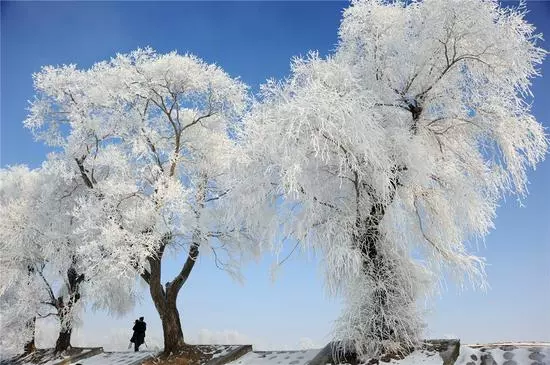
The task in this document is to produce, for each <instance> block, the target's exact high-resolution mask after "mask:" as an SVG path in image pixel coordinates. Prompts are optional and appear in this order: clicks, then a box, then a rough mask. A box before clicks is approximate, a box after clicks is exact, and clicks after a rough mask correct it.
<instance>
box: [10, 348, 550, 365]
mask: <svg viewBox="0 0 550 365" xmlns="http://www.w3.org/2000/svg"><path fill="white" fill-rule="evenodd" d="M237 347H238V346H212V349H211V350H212V352H211V353H212V354H214V356H213V358H216V357H220V356H224V355H227V354H228V353H229V352H231V351H233V350H235V349H236V348H237ZM320 351H321V350H320V349H315V350H302V351H255V352H254V351H253V352H249V353H247V354H245V355H244V356H242V357H241V358H239V359H237V360H235V361H232V362H230V363H228V364H227V365H308V364H310V361H311V360H312V359H313V358H315V356H317V354H319V352H320ZM155 354H156V352H155V351H140V352H132V351H127V352H105V353H101V354H98V355H95V356H92V357H89V358H87V359H82V360H78V361H73V362H71V363H68V364H70V365H78V364H80V365H112V364H116V365H134V364H139V363H140V361H143V360H145V359H147V358H149V357H152V356H154V355H155ZM61 360H62V359H61V358H57V359H55V360H50V361H47V362H45V363H42V364H41V365H54V364H57V363H59V362H60V361H61ZM2 364H3V363H2ZM18 364H20V365H35V364H33V363H32V362H22V363H18ZM385 364H388V365H442V364H443V360H442V358H441V356H440V355H439V353H437V352H432V351H427V350H417V351H414V352H413V353H412V354H410V355H409V356H407V357H406V358H404V359H402V360H391V361H390V362H389V363H385V362H380V365H385ZM311 365H313V364H311ZM316 365H317V364H316ZM323 365H324V364H323ZM455 365H550V343H549V344H541V343H530V344H528V343H525V344H518V343H515V344H492V345H472V347H470V346H468V345H462V346H460V353H459V355H458V358H457V360H456V362H455Z"/></svg>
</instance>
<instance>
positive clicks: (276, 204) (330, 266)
mask: <svg viewBox="0 0 550 365" xmlns="http://www.w3.org/2000/svg"><path fill="white" fill-rule="evenodd" d="M523 16H524V12H523V10H521V9H510V8H502V7H500V6H499V4H498V2H497V1H480V0H468V1H462V0H461V1H447V0H445V1H443V0H426V1H418V2H416V1H415V2H401V1H396V2H391V1H376V0H364V1H354V2H353V3H352V5H351V6H350V7H349V8H348V9H347V10H345V12H344V15H343V20H342V23H341V26H340V30H339V43H338V46H337V49H336V51H335V53H334V54H333V55H331V56H328V57H326V58H320V57H319V56H318V55H316V54H314V53H313V54H311V55H310V56H309V57H308V58H306V59H296V60H295V61H294V62H293V64H292V74H291V76H290V77H289V78H288V79H287V80H285V81H284V82H275V81H272V82H269V83H268V84H267V85H265V86H264V87H263V90H262V100H261V102H258V103H256V105H255V106H254V108H253V111H252V112H251V114H250V115H249V117H248V118H247V131H246V134H245V138H247V146H248V151H249V154H250V156H251V164H250V165H249V167H248V168H249V169H250V171H252V172H256V174H252V175H251V177H250V184H251V185H252V186H256V187H257V189H255V192H256V194H250V195H248V196H247V199H246V202H243V204H245V206H247V207H250V210H252V209H253V207H254V206H255V205H258V204H259V203H261V202H265V201H267V202H268V203H270V204H271V205H272V207H273V210H274V211H275V212H276V215H277V217H278V218H279V219H278V220H277V224H278V225H280V227H281V231H279V232H277V233H278V234H281V235H282V236H283V237H291V238H294V239H296V240H299V242H302V244H303V245H305V246H307V247H310V246H311V247H314V248H316V249H319V250H321V251H322V252H323V253H324V261H325V265H326V273H327V283H328V286H329V288H330V289H331V290H332V291H333V292H336V293H342V294H343V295H344V297H345V299H346V306H345V309H344V313H343V314H342V316H341V318H340V320H339V322H338V324H337V326H336V333H335V337H336V340H339V341H341V343H342V344H343V346H344V350H346V349H352V350H353V351H356V352H357V354H358V355H359V356H361V357H365V356H377V355H380V354H381V353H383V352H385V351H402V350H404V349H407V348H410V347H413V346H415V345H416V344H417V343H418V340H419V338H420V335H421V327H422V326H421V316H420V315H419V312H418V308H417V299H418V297H419V295H420V294H422V293H423V292H424V290H425V289H426V285H425V284H427V283H430V282H431V281H433V280H434V279H438V278H439V277H440V275H441V270H442V269H447V270H449V271H450V272H451V273H453V274H455V276H456V278H457V279H458V280H460V281H461V282H462V279H471V280H472V281H473V282H474V283H476V284H483V282H484V261H483V259H482V258H479V257H476V256H475V255H472V254H471V253H470V252H469V251H470V250H469V249H468V247H469V246H468V245H469V244H470V243H475V241H476V240H478V239H482V238H483V237H484V236H485V235H486V234H487V232H488V231H489V230H490V229H491V228H492V225H493V219H494V216H495V209H496V206H497V204H498V201H499V199H501V198H502V197H503V195H505V194H509V193H512V194H518V195H519V196H522V195H524V194H525V193H526V183H527V176H526V170H527V169H528V168H530V167H532V168H534V167H535V165H536V164H537V163H538V162H539V161H540V160H542V159H543V157H544V155H545V152H546V150H547V140H546V137H545V135H544V132H543V128H542V126H541V125H540V124H539V123H538V122H537V121H536V120H535V118H534V117H533V116H532V114H531V112H530V105H529V103H528V102H527V100H526V97H527V96H529V95H530V93H529V86H530V82H531V79H532V78H533V77H535V76H537V75H538V71H537V69H536V66H537V65H538V64H540V63H541V62H542V61H543V58H544V56H545V53H546V52H545V51H544V50H542V49H540V48H538V47H537V45H536V42H537V40H538V38H539V35H537V34H535V33H534V28H533V26H532V25H530V24H528V23H527V22H526V21H525V20H524V18H523ZM244 210H247V209H244Z"/></svg>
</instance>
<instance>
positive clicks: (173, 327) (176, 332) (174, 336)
mask: <svg viewBox="0 0 550 365" xmlns="http://www.w3.org/2000/svg"><path fill="white" fill-rule="evenodd" d="M166 304H167V305H166V306H165V307H164V312H163V313H161V317H160V318H161V320H162V331H163V333H164V352H165V353H167V354H169V353H171V352H176V351H177V350H178V349H181V348H182V347H183V346H184V345H185V341H184V338H183V331H182V329H181V322H180V314H179V312H178V308H177V306H176V302H175V301H173V302H172V303H166Z"/></svg>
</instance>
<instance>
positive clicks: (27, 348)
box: [24, 317, 36, 354]
mask: <svg viewBox="0 0 550 365" xmlns="http://www.w3.org/2000/svg"><path fill="white" fill-rule="evenodd" d="M27 328H31V330H32V337H31V339H30V341H29V342H27V343H26V344H25V347H24V352H25V354H30V353H31V352H34V351H36V345H35V343H34V334H35V330H36V317H33V319H31V320H30V321H29V322H27Z"/></svg>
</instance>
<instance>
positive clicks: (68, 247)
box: [0, 156, 135, 352]
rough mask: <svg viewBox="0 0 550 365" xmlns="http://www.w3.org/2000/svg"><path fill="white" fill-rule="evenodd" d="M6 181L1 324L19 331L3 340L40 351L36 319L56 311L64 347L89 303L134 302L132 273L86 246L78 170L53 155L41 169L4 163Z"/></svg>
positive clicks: (123, 307)
mask: <svg viewBox="0 0 550 365" xmlns="http://www.w3.org/2000/svg"><path fill="white" fill-rule="evenodd" d="M0 181H1V182H0V212H1V213H2V220H1V222H0V249H1V251H2V257H1V258H0V276H1V277H2V281H1V282H0V317H1V318H2V320H1V321H0V328H2V331H3V332H4V333H13V334H14V335H13V336H7V337H6V338H4V339H3V341H2V342H0V344H2V347H3V349H4V350H15V349H20V348H21V346H22V345H23V344H24V345H25V351H26V352H30V351H33V350H34V349H35V343H34V342H35V341H34V334H35V328H36V325H37V324H40V319H41V318H46V317H52V316H53V317H54V318H56V319H57V321H58V323H59V335H58V337H57V340H56V343H55V351H56V352H62V351H64V350H66V349H67V348H68V347H69V346H70V344H71V334H72V331H73V328H74V326H75V325H77V324H78V323H79V322H80V321H79V318H80V314H81V311H82V309H83V307H84V305H85V304H88V305H90V306H92V307H95V308H104V309H108V310H110V311H112V312H117V313H123V312H126V311H128V310H129V309H131V307H132V304H133V299H135V294H134V293H133V290H132V286H131V285H129V283H130V282H131V281H132V280H123V278H120V277H113V276H112V275H110V273H109V272H104V271H101V270H98V269H101V268H102V267H97V266H96V265H90V261H92V260H94V259H95V257H89V251H88V250H85V249H84V250H83V245H85V244H86V242H87V240H86V232H85V231H84V230H83V229H81V228H80V227H79V226H78V225H77V222H76V220H75V217H74V215H73V212H74V210H75V208H76V206H77V202H78V201H79V199H81V198H82V197H83V195H85V194H87V189H86V188H84V187H82V186H81V184H79V181H80V176H79V174H78V173H77V171H75V170H74V169H71V167H70V165H69V164H67V163H66V161H63V160H58V159H56V158H55V157H54V156H51V158H49V159H48V160H47V161H46V162H45V163H44V164H43V165H42V166H41V167H40V168H38V169H34V170H30V169H28V168H27V167H25V166H15V167H10V168H7V169H0ZM98 294H100V295H98ZM37 320H38V322H37Z"/></svg>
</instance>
